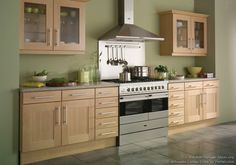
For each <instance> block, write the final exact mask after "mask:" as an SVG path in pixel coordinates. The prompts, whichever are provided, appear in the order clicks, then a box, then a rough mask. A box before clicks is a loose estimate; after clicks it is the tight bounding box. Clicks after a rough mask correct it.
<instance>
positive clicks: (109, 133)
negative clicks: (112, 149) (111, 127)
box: [100, 131, 116, 136]
mask: <svg viewBox="0 0 236 165" xmlns="http://www.w3.org/2000/svg"><path fill="white" fill-rule="evenodd" d="M115 133H116V132H114V131H113V132H107V133H101V134H100V135H101V136H105V135H111V134H115Z"/></svg>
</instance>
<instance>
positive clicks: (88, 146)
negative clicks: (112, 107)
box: [20, 138, 116, 165]
mask: <svg viewBox="0 0 236 165" xmlns="http://www.w3.org/2000/svg"><path fill="white" fill-rule="evenodd" d="M112 146H116V138H107V139H102V140H96V141H89V142H84V143H78V144H72V145H68V146H61V147H56V148H50V149H45V150H39V151H31V152H26V153H23V152H21V153H20V158H21V160H20V164H21V165H25V164H28V163H33V162H38V161H42V160H47V159H52V158H57V157H61V156H66V155H72V154H79V153H82V152H87V151H92V150H97V149H102V148H106V147H112Z"/></svg>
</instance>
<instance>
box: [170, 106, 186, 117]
mask: <svg viewBox="0 0 236 165" xmlns="http://www.w3.org/2000/svg"><path fill="white" fill-rule="evenodd" d="M179 116H184V108H178V109H170V110H169V117H179Z"/></svg>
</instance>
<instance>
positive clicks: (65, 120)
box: [63, 105, 67, 125]
mask: <svg viewBox="0 0 236 165" xmlns="http://www.w3.org/2000/svg"><path fill="white" fill-rule="evenodd" d="M63 124H65V125H66V124H67V105H65V106H63Z"/></svg>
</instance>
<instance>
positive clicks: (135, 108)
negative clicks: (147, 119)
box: [120, 101, 151, 116]
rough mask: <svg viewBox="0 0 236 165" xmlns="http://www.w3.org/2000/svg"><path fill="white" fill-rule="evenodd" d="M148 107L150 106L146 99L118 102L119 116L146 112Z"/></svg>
mask: <svg viewBox="0 0 236 165" xmlns="http://www.w3.org/2000/svg"><path fill="white" fill-rule="evenodd" d="M150 105H151V104H150ZM148 109H150V106H149V105H148V104H147V101H131V102H122V103H120V115H121V116H127V115H135V114H140V113H146V112H148Z"/></svg>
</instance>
